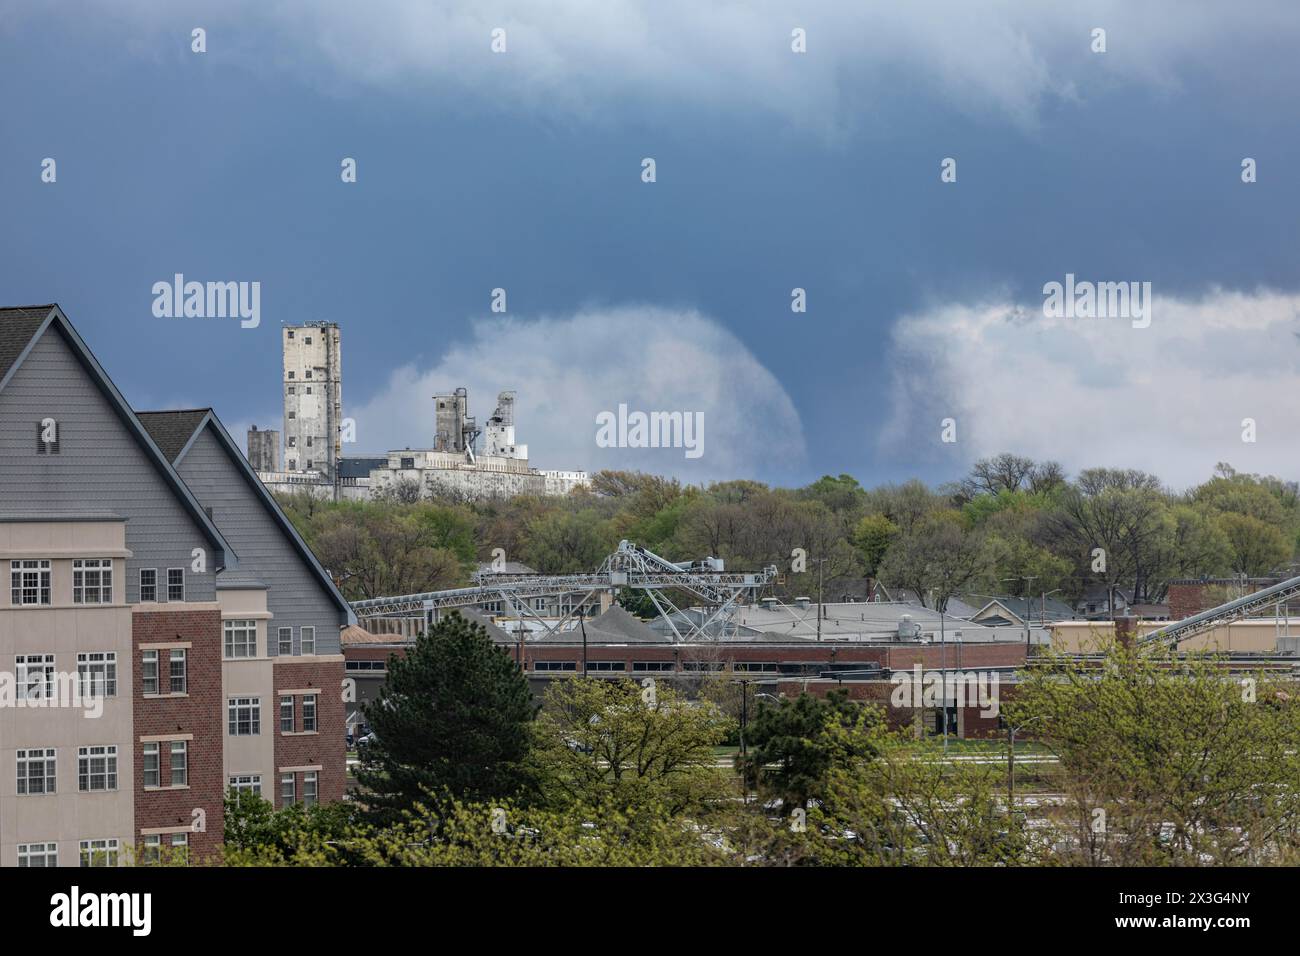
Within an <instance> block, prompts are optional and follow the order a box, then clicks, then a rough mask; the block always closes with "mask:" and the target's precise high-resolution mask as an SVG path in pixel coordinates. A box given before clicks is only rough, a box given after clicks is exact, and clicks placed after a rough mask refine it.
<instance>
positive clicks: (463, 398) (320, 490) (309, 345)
mask: <svg viewBox="0 0 1300 956" xmlns="http://www.w3.org/2000/svg"><path fill="white" fill-rule="evenodd" d="M281 339H282V343H281V344H282V352H283V363H282V364H283V376H284V377H283V382H282V395H283V400H284V431H283V440H284V446H283V449H281V444H280V442H281V433H280V432H278V431H275V430H272V429H261V428H258V427H257V426H256V425H255V426H253V427H252V428H250V429H249V431H248V444H247V448H248V460H249V462H250V463H252V465H253V468H254V470H255V471H256V472H257V474H258V476H259V477H260V478H261V480H262V482H263V483H264V484H265V485H266V487H268V488H269V489H271V490H272V491H275V492H279V493H282V494H294V493H305V494H310V495H313V496H314V497H317V498H322V499H333V500H364V499H367V498H384V497H399V498H401V499H403V500H405V499H415V498H434V497H439V498H452V499H459V500H482V499H503V498H511V497H514V496H516V495H538V496H563V495H567V494H568V493H569V492H570V491H572V490H573V489H575V488H579V487H582V486H585V485H586V484H587V481H588V477H587V473H586V472H585V471H578V470H561V471H543V470H539V469H536V468H532V467H530V466H529V463H528V446H527V445H522V444H518V443H517V442H516V440H515V393H514V392H513V391H503V392H501V393H500V394H499V395H498V396H497V405H496V409H495V410H494V411H493V413H492V414H491V415H490V416H488V418H487V420H486V427H485V428H483V429H480V428H479V427H478V422H477V418H476V417H475V416H473V415H470V413H469V392H468V390H467V389H465V388H463V387H462V388H457V389H454V390H452V391H450V392H445V393H440V394H438V395H435V396H433V403H434V408H433V447H431V448H424V449H420V448H417V449H412V448H404V449H398V450H394V451H389V452H388V454H387V455H351V456H345V455H343V453H342V443H343V439H344V427H345V422H344V418H343V353H342V339H341V334H340V331H339V327H338V325H337V324H335V323H332V322H309V323H307V324H305V325H287V326H285V327H284V328H283V329H282V330H281ZM480 437H481V438H482V439H483V447H482V449H481V450H480V449H479V448H478V442H479V439H480ZM282 463H283V465H282Z"/></svg>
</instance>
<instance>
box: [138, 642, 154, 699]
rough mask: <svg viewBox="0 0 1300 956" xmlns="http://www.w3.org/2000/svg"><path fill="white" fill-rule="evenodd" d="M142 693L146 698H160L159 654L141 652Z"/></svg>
mask: <svg viewBox="0 0 1300 956" xmlns="http://www.w3.org/2000/svg"><path fill="white" fill-rule="evenodd" d="M140 655H141V656H140V693H142V694H144V696H146V697H157V696H158V652H157V651H141V652H140Z"/></svg>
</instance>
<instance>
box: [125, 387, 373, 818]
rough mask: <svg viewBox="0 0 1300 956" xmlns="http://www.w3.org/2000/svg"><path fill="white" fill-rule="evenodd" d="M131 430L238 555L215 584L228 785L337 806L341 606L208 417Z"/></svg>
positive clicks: (283, 800) (342, 751) (345, 612)
mask: <svg viewBox="0 0 1300 956" xmlns="http://www.w3.org/2000/svg"><path fill="white" fill-rule="evenodd" d="M140 420H141V421H142V422H143V423H144V426H145V428H146V429H148V431H149V433H150V434H151V435H152V436H153V437H154V440H155V442H156V443H157V444H158V447H159V448H160V449H161V450H162V452H163V454H164V455H165V456H166V457H167V458H168V459H169V460H170V461H171V463H172V465H173V467H174V468H175V469H176V471H177V473H178V474H179V475H180V476H181V478H182V479H183V480H184V482H185V484H186V485H187V486H188V487H189V489H190V490H191V491H192V492H193V493H194V494H195V495H196V496H197V498H198V500H199V502H200V503H201V504H202V505H203V507H204V509H205V511H206V513H207V514H208V515H209V516H210V517H211V518H212V519H213V521H215V522H216V524H217V527H219V528H221V529H222V531H223V533H224V534H225V535H226V538H227V540H228V541H229V542H230V545H231V547H233V548H234V549H235V553H236V554H238V555H239V567H238V568H233V569H227V570H225V571H223V572H222V573H221V575H220V576H219V577H218V579H217V603H218V605H219V606H220V608H221V619H222V631H223V633H222V647H223V658H222V665H221V666H222V686H223V688H224V701H225V709H226V716H227V721H226V739H225V758H224V766H225V777H226V779H227V782H228V783H229V784H230V785H231V786H234V787H236V788H237V789H240V790H250V791H254V792H257V793H260V794H261V795H262V796H264V797H266V798H267V799H268V800H271V801H272V802H274V803H275V804H276V805H277V806H283V805H285V804H288V803H294V802H301V801H305V802H318V801H328V800H338V799H341V798H342V796H343V789H344V782H345V776H346V761H347V754H346V742H345V736H346V730H345V727H344V708H343V696H344V695H343V680H344V677H345V674H344V663H343V651H342V647H341V645H340V640H339V635H340V630H341V628H343V627H346V626H348V625H350V624H355V623H356V619H355V617H353V615H352V608H351V605H349V604H348V602H347V601H346V600H345V599H344V597H343V595H342V594H340V593H339V591H338V588H337V587H336V586H335V584H334V581H333V579H332V578H330V576H329V575H328V574H327V573H326V572H325V570H324V569H323V568H322V567H321V566H320V563H319V562H318V561H317V560H316V556H315V555H314V554H312V552H311V549H310V548H308V547H307V545H306V543H305V542H304V541H303V540H302V538H301V537H300V536H299V534H298V532H297V531H296V530H295V529H294V527H293V524H292V523H291V522H290V521H289V519H288V518H287V517H286V516H285V514H284V512H283V511H281V510H280V506H279V505H278V504H276V502H275V499H274V498H273V497H272V496H271V494H270V493H269V492H268V491H267V490H266V488H265V486H263V484H262V482H261V481H260V480H259V479H258V477H257V474H256V473H255V472H254V471H253V469H252V467H251V466H250V465H249V463H248V461H247V459H246V458H245V457H244V456H243V454H241V453H240V451H239V448H238V446H237V445H236V444H235V442H234V440H233V439H232V438H231V437H230V435H229V434H228V433H227V432H226V429H225V428H224V427H223V426H222V424H221V422H220V421H219V420H218V418H217V416H216V415H215V414H214V413H213V412H212V410H211V409H206V408H203V409H190V410H184V411H164V412H141V413H140Z"/></svg>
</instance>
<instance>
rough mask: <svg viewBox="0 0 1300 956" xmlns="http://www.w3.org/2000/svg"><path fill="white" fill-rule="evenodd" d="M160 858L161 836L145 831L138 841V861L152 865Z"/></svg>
mask: <svg viewBox="0 0 1300 956" xmlns="http://www.w3.org/2000/svg"><path fill="white" fill-rule="evenodd" d="M161 859H162V837H161V836H159V835H158V834H157V833H146V834H145V835H144V839H142V840H141V841H140V863H141V865H143V866H152V865H153V864H155V863H158V862H160V861H161Z"/></svg>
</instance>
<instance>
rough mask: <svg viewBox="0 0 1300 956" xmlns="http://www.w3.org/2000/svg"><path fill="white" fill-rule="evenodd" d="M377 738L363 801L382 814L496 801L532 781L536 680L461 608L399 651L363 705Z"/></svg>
mask: <svg viewBox="0 0 1300 956" xmlns="http://www.w3.org/2000/svg"><path fill="white" fill-rule="evenodd" d="M362 710H363V712H364V713H365V716H366V719H367V721H368V722H369V723H370V727H371V729H372V730H373V731H374V735H375V740H374V742H373V743H371V744H369V745H368V746H366V747H364V748H363V749H362V765H361V769H360V770H359V771H358V773H357V781H358V783H359V784H360V785H361V789H362V791H363V792H362V794H361V795H360V798H361V800H362V802H364V803H365V804H366V805H367V806H368V807H369V808H370V809H371V811H372V813H373V814H374V815H375V816H376V817H378V818H380V819H393V818H395V817H397V816H400V814H401V813H402V811H404V810H408V809H410V808H411V807H412V806H414V805H415V804H416V803H426V804H427V803H428V796H427V793H429V792H432V793H433V794H436V795H437V796H438V798H439V799H454V800H494V799H506V798H509V797H513V796H516V795H518V794H519V793H520V792H521V791H523V790H524V789H525V787H526V785H527V772H526V769H525V768H526V764H527V756H528V752H529V725H530V723H531V722H532V720H533V717H534V716H535V715H536V710H537V709H536V706H535V705H534V703H533V698H532V694H531V692H530V691H529V689H528V682H527V680H526V679H525V678H524V676H523V675H522V674H521V673H520V671H519V667H518V665H517V664H516V663H515V662H514V661H513V660H511V658H510V656H509V655H508V654H506V653H505V652H504V651H502V650H501V649H499V648H497V647H496V646H495V645H494V644H493V643H492V640H491V638H490V637H489V636H488V634H487V631H486V630H484V628H483V626H482V625H480V624H476V623H471V622H470V621H468V620H466V619H465V618H464V617H462V616H461V615H460V614H456V613H452V614H450V615H449V616H448V617H446V618H444V619H443V620H442V621H440V622H438V624H436V625H435V626H434V627H433V629H432V630H430V631H429V632H428V633H426V634H422V635H420V637H419V638H417V639H416V642H415V645H414V647H413V648H412V649H411V651H410V652H409V653H408V655H407V656H406V657H405V658H399V657H393V658H391V659H390V660H389V665H388V683H387V686H386V687H385V688H384V689H383V690H382V691H381V692H380V696H379V698H378V699H377V700H375V701H373V702H371V703H369V704H366V705H364V706H363V708H362Z"/></svg>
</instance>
